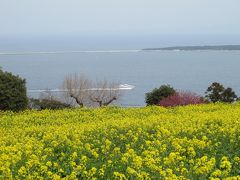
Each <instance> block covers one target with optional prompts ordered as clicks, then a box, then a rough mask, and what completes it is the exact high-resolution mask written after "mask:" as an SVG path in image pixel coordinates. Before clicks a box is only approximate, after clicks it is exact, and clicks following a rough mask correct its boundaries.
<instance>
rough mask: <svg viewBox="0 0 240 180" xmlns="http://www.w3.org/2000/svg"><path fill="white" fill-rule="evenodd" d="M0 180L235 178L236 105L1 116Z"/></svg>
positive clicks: (239, 150) (238, 147)
mask: <svg viewBox="0 0 240 180" xmlns="http://www.w3.org/2000/svg"><path fill="white" fill-rule="evenodd" d="M0 134H1V136H0V179H223V178H227V179H228V178H229V179H240V104H233V105H225V104H216V105H213V104H209V105H195V106H185V107H176V108H170V109H165V108H161V107H144V108H116V107H110V108H101V109H71V110H70V109H66V110H57V111H50V110H45V111H25V112H21V113H12V112H0Z"/></svg>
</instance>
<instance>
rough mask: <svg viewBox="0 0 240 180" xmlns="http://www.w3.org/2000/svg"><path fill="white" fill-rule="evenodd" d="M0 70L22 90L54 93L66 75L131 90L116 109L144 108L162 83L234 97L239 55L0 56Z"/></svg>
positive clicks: (238, 86) (239, 78)
mask: <svg viewBox="0 0 240 180" xmlns="http://www.w3.org/2000/svg"><path fill="white" fill-rule="evenodd" d="M0 66H1V67H2V68H3V69H4V70H6V71H11V72H13V73H15V74H18V75H20V76H21V77H24V78H26V80H27V87H28V89H46V88H48V89H55V88H60V87H61V85H62V81H63V79H64V76H65V75H66V74H68V73H75V72H76V73H84V74H85V75H86V76H88V77H89V78H91V79H93V80H94V79H102V78H106V79H108V80H110V81H116V82H119V83H120V84H130V85H134V86H135V89H133V90H129V91H125V93H124V95H123V97H122V98H121V101H120V103H121V104H122V105H144V96H145V93H146V92H148V91H150V90H152V89H153V88H155V87H159V86H160V85H162V84H170V85H172V86H173V87H175V88H176V89H181V90H191V91H194V92H197V93H199V94H202V95H203V94H204V92H205V90H206V88H207V87H208V86H209V84H210V83H211V82H213V81H218V82H220V83H223V84H224V85H225V86H230V87H232V88H233V89H234V90H235V91H236V92H237V94H238V95H240V72H239V69H240V51H232V52H230V51H188V52H187V51H149V52H114V53H107V52H105V53H103V52H102V53H63V54H62V53H61V54H28V55H0Z"/></svg>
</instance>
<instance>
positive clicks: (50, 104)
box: [29, 99, 71, 110]
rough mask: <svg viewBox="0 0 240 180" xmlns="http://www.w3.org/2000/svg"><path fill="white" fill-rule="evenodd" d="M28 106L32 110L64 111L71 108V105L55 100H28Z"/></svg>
mask: <svg viewBox="0 0 240 180" xmlns="http://www.w3.org/2000/svg"><path fill="white" fill-rule="evenodd" d="M29 106H30V108H32V109H40V110H43V109H65V108H71V105H69V104H66V103H63V102H61V101H58V100H55V99H41V100H40V99H30V100H29Z"/></svg>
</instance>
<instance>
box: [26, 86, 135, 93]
mask: <svg viewBox="0 0 240 180" xmlns="http://www.w3.org/2000/svg"><path fill="white" fill-rule="evenodd" d="M134 88H135V86H133V85H129V84H120V85H119V86H118V87H116V88H91V89H85V90H86V91H97V90H106V91H108V90H109V91H110V90H111V91H112V90H132V89H134ZM27 92H28V93H42V92H67V90H66V89H29V90H28V91H27Z"/></svg>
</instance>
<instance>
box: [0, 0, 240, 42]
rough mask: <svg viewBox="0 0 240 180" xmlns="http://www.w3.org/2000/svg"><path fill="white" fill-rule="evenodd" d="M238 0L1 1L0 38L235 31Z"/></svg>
mask: <svg viewBox="0 0 240 180" xmlns="http://www.w3.org/2000/svg"><path fill="white" fill-rule="evenodd" d="M239 7H240V1H239V0H0V24H1V28H0V37H4V36H13V37H14V36H48V35H56V36H58V35H59V36H69V35H79V36H88V35H89V36H91V35H96V36H97V35H119V36H121V35H125V36H141V35H163V34H170V35H171V34H193V35H194V34H215V35H216V34H225V35H236V36H238V35H240V21H239V17H240V11H239Z"/></svg>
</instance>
